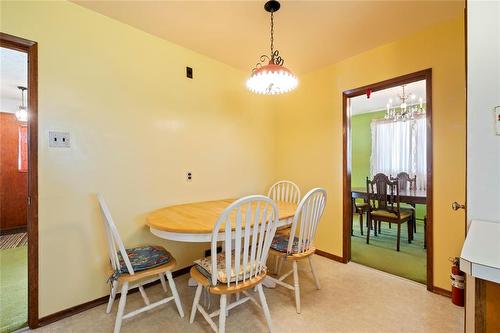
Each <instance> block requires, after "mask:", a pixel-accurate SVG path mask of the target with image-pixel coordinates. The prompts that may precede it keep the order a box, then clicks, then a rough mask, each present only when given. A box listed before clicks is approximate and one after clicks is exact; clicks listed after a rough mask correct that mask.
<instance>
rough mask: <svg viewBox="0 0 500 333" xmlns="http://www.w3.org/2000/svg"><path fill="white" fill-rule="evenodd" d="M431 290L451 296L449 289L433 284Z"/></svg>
mask: <svg viewBox="0 0 500 333" xmlns="http://www.w3.org/2000/svg"><path fill="white" fill-rule="evenodd" d="M431 291H432V292H433V293H435V294H438V295H441V296H445V297H449V298H451V291H449V290H446V289H443V288H439V287H436V286H433V287H432V290H431Z"/></svg>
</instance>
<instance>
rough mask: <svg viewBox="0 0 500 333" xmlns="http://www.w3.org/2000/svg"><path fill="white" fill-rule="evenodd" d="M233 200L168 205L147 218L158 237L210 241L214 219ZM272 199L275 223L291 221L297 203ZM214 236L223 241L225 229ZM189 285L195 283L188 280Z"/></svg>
mask: <svg viewBox="0 0 500 333" xmlns="http://www.w3.org/2000/svg"><path fill="white" fill-rule="evenodd" d="M235 200H237V199H222V200H213V201H203V202H193V203H185V204H179V205H172V206H167V207H163V208H160V209H158V210H156V211H153V212H151V213H150V214H148V215H147V216H146V222H147V225H148V226H149V230H150V231H151V233H152V234H153V235H155V236H158V237H160V238H163V239H167V240H171V241H178V242H190V243H209V242H211V241H212V234H213V229H214V227H215V223H216V222H217V219H218V218H219V216H220V215H221V214H222V212H223V211H224V209H225V208H227V207H228V206H229V205H230V204H231V203H233V202H234V201H235ZM275 202H276V206H277V207H278V214H279V217H278V223H277V227H278V228H279V227H284V226H286V225H289V224H291V223H292V220H293V216H294V215H295V211H296V210H297V205H296V204H294V203H290V202H284V201H275ZM243 214H244V212H243ZM217 237H218V238H217V239H218V240H219V241H223V240H224V239H225V234H224V231H223V230H221V232H219V233H218V236H217ZM234 237H235V236H234V233H233V235H232V238H233V239H234ZM189 285H191V286H192V285H195V284H194V283H193V281H191V280H190V282H189Z"/></svg>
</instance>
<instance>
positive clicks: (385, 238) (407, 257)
mask: <svg viewBox="0 0 500 333" xmlns="http://www.w3.org/2000/svg"><path fill="white" fill-rule="evenodd" d="M365 217H366V216H365ZM396 232H397V228H396V226H395V225H393V226H392V228H391V229H389V224H388V223H384V222H382V234H379V235H378V237H375V236H373V231H372V233H371V234H370V244H366V227H365V228H364V236H361V233H360V230H359V221H358V216H357V215H356V216H355V218H354V236H352V237H351V260H352V261H354V262H356V263H358V264H362V265H365V266H369V267H372V268H375V269H378V270H381V271H384V272H387V273H390V274H394V275H397V276H401V277H404V278H407V279H410V280H413V281H416V282H420V283H426V255H427V254H426V250H425V249H424V226H423V222H422V221H417V233H415V234H414V235H415V236H414V237H415V239H414V241H412V243H411V244H408V238H407V229H406V223H405V224H403V225H402V227H401V247H400V251H399V252H397V251H396Z"/></svg>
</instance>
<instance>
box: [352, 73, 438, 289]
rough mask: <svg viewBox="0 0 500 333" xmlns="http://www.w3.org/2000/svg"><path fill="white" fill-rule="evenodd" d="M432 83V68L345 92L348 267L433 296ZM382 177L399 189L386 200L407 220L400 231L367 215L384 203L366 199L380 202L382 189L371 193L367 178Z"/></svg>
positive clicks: (401, 225) (381, 220) (396, 226)
mask: <svg viewBox="0 0 500 333" xmlns="http://www.w3.org/2000/svg"><path fill="white" fill-rule="evenodd" d="M431 77H432V70H431V69H427V70H423V71H419V72H416V73H411V74H407V75H404V76H400V77H396V78H393V79H389V80H386V81H382V82H378V83H374V84H370V85H367V86H364V87H359V88H355V89H352V90H349V91H345V92H344V93H343V128H344V130H343V145H344V147H343V149H344V156H345V158H344V161H343V163H344V167H343V211H344V213H343V231H344V232H343V234H344V237H343V261H344V262H348V261H351V260H352V261H354V262H358V263H360V264H363V265H366V266H370V267H373V268H375V269H379V270H383V271H386V272H388V273H391V274H394V275H399V276H402V277H404V278H408V279H411V280H414V281H417V282H420V283H424V284H426V285H427V289H429V290H431V289H432V286H433V281H432V279H433V274H432V272H433V261H432V258H433V257H432V249H433V248H432V245H433V244H432V127H431V124H432V87H431V84H432V82H431ZM377 174H382V175H383V176H380V177H375V176H376V175H377ZM405 174H407V176H408V177H407V178H408V179H405V177H406V176H405ZM384 175H385V176H384ZM385 177H387V178H385ZM382 178H383V179H386V180H385V181H387V182H392V183H393V184H396V183H397V185H394V187H393V189H394V188H395V187H397V188H398V189H397V192H398V193H394V195H393V196H392V195H388V196H387V198H389V199H390V200H393V199H394V200H395V201H397V199H399V200H400V205H399V206H398V204H397V203H394V207H396V208H395V209H396V210H397V212H399V213H396V215H399V216H400V217H401V216H403V215H406V216H408V217H407V218H406V219H401V220H400V221H402V222H404V223H400V226H399V228H398V224H397V223H394V222H392V223H389V221H384V218H382V219H380V220H378V221H377V220H375V217H376V216H375V214H373V215H371V214H370V213H369V211H370V210H371V211H373V208H370V207H374V206H377V205H378V204H379V202H378V201H372V200H368V198H371V199H375V196H376V193H377V190H376V186H375V187H374V188H375V190H372V189H371V186H370V188H369V186H367V180H370V181H372V180H375V179H376V180H377V181H379V180H380V179H382ZM403 180H404V181H403ZM388 188H389V189H390V188H391V187H390V186H389V187H388ZM373 192H375V195H374V193H373ZM395 192H396V190H395ZM369 193H371V194H369ZM384 198H385V196H384ZM396 198H397V199H396ZM398 207H399V208H398ZM389 210H391V209H389ZM377 213H380V212H377ZM398 239H399V242H398ZM398 243H399V245H397V244H398ZM398 247H399V250H398Z"/></svg>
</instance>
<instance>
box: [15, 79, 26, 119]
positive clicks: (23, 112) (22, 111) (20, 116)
mask: <svg viewBox="0 0 500 333" xmlns="http://www.w3.org/2000/svg"><path fill="white" fill-rule="evenodd" d="M17 89H19V90H21V105H19V110H17V111H16V118H17V120H18V121H22V122H26V121H28V109H27V108H26V106H25V105H24V92H25V91H26V90H27V88H26V87H21V86H19V87H17Z"/></svg>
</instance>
